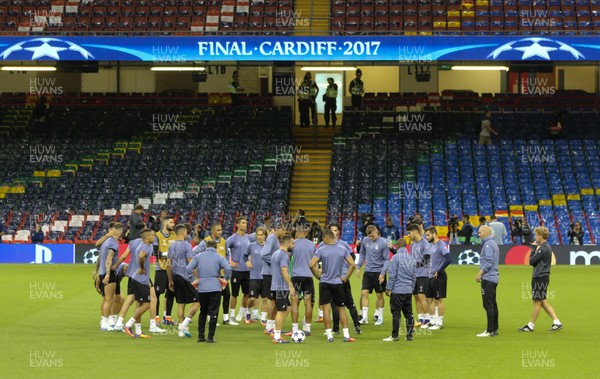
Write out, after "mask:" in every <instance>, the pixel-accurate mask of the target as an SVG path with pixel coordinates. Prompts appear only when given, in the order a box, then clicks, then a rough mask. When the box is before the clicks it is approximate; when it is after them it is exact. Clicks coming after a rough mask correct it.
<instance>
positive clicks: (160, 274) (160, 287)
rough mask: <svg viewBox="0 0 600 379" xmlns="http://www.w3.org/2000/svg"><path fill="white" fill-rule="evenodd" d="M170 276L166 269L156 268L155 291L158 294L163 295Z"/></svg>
mask: <svg viewBox="0 0 600 379" xmlns="http://www.w3.org/2000/svg"><path fill="white" fill-rule="evenodd" d="M168 284H169V278H168V277H167V272H166V271H165V270H156V272H155V273H154V291H155V292H156V295H162V294H163V293H165V291H166V290H167V287H168Z"/></svg>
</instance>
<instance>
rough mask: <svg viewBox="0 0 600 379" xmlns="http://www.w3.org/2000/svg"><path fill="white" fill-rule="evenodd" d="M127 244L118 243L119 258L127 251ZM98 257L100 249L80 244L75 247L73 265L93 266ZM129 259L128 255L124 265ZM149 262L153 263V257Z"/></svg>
mask: <svg viewBox="0 0 600 379" xmlns="http://www.w3.org/2000/svg"><path fill="white" fill-rule="evenodd" d="M128 246H129V244H126V243H120V244H119V256H121V254H123V253H124V252H125V250H127V247H128ZM99 256H100V248H99V247H96V245H92V244H80V245H75V263H84V264H89V265H95V264H96V261H97V260H98V257H99ZM130 259H131V255H129V256H128V257H127V258H126V259H125V261H124V262H125V263H129V260H130ZM150 261H151V262H152V263H154V261H155V260H154V257H151V258H150Z"/></svg>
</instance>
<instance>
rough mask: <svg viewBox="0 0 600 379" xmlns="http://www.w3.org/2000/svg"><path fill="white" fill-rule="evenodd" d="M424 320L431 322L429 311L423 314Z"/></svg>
mask: <svg viewBox="0 0 600 379" xmlns="http://www.w3.org/2000/svg"><path fill="white" fill-rule="evenodd" d="M423 321H425V322H429V321H430V319H429V313H425V315H424V316H423Z"/></svg>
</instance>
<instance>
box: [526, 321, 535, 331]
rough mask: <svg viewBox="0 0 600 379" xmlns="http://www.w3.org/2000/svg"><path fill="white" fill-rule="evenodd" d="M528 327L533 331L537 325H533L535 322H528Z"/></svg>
mask: <svg viewBox="0 0 600 379" xmlns="http://www.w3.org/2000/svg"><path fill="white" fill-rule="evenodd" d="M527 326H528V327H529V329H531V330H533V328H534V327H535V325H534V324H533V322H528V323H527Z"/></svg>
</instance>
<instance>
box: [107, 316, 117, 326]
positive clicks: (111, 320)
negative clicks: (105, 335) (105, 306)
mask: <svg viewBox="0 0 600 379" xmlns="http://www.w3.org/2000/svg"><path fill="white" fill-rule="evenodd" d="M116 323H117V315H110V316H108V325H114V324H116Z"/></svg>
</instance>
